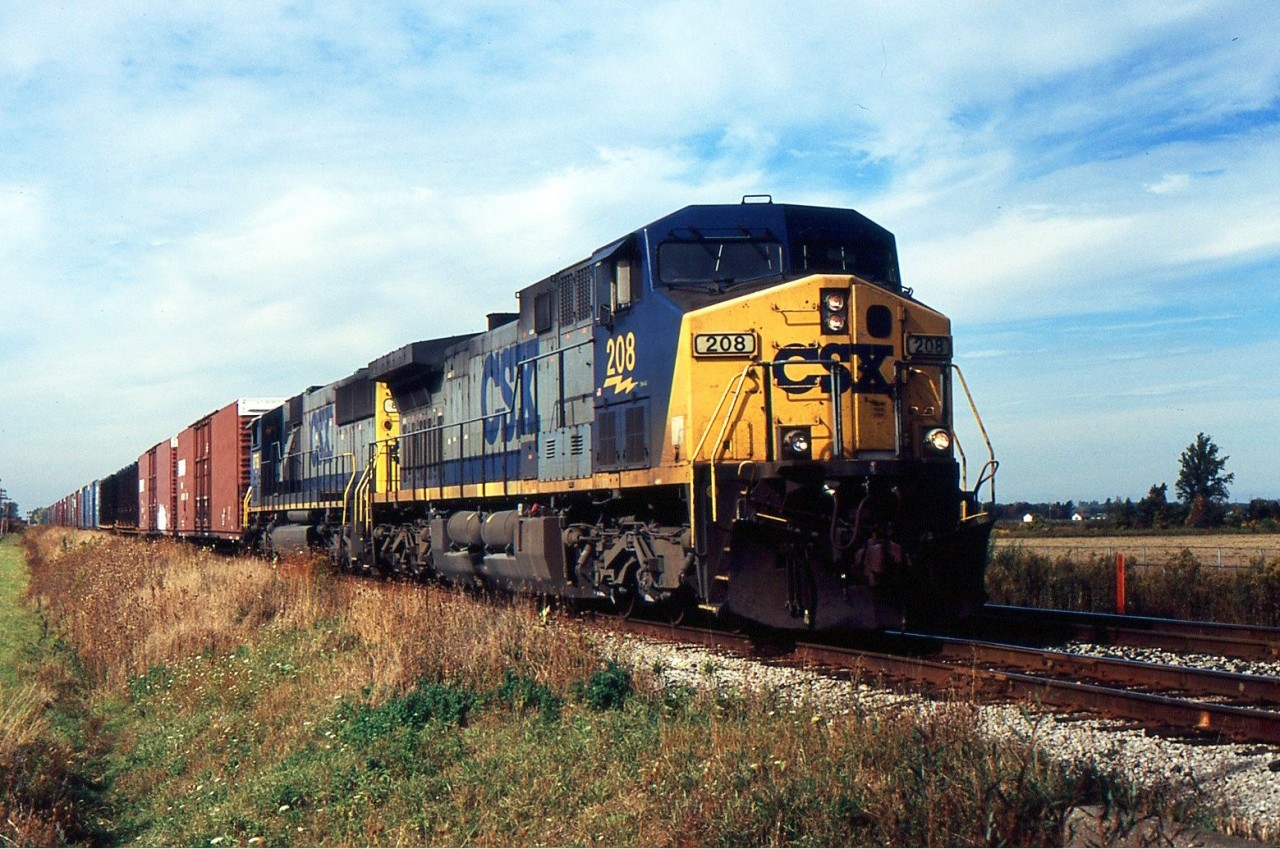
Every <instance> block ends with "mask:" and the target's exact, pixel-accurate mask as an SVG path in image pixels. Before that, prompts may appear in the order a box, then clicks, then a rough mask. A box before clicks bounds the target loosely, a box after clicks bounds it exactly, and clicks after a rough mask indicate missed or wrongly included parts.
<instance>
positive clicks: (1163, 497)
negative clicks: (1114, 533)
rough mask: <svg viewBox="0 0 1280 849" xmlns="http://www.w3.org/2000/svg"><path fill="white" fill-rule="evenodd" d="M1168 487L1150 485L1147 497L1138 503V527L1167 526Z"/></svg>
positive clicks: (1164, 485) (1165, 485) (1166, 485)
mask: <svg viewBox="0 0 1280 849" xmlns="http://www.w3.org/2000/svg"><path fill="white" fill-rule="evenodd" d="M1168 493H1169V485H1168V484H1164V483H1162V484H1152V485H1151V489H1149V490H1147V497H1146V498H1144V499H1142V500H1141V501H1139V502H1138V527H1140V528H1165V527H1168V526H1169V498H1168Z"/></svg>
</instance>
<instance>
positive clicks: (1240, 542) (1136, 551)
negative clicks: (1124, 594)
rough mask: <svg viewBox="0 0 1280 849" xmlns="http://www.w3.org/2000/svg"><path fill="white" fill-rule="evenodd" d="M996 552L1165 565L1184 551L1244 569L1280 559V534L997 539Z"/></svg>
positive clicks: (1205, 561)
mask: <svg viewBox="0 0 1280 849" xmlns="http://www.w3.org/2000/svg"><path fill="white" fill-rule="evenodd" d="M992 541H993V544H994V546H995V549H996V551H1000V550H1001V549H1006V548H1021V549H1022V550H1023V551H1027V552H1033V553H1036V554H1043V555H1045V556H1047V557H1052V558H1058V557H1069V558H1071V559H1073V560H1088V559H1092V558H1093V557H1096V556H1103V557H1107V558H1108V559H1110V558H1114V557H1115V556H1116V555H1117V554H1123V555H1124V556H1125V559H1126V560H1127V561H1129V562H1131V563H1133V564H1135V565H1139V564H1153V563H1163V562H1165V561H1167V560H1168V559H1169V558H1171V557H1177V556H1178V555H1179V554H1180V553H1181V552H1182V551H1183V550H1184V549H1185V550H1187V551H1190V552H1191V554H1192V555H1193V556H1194V557H1195V558H1196V559H1197V560H1199V561H1200V562H1201V563H1202V564H1203V565H1205V566H1230V567H1242V566H1248V565H1249V564H1250V563H1252V562H1254V561H1256V560H1257V559H1258V558H1262V559H1263V560H1266V561H1268V562H1269V561H1271V560H1275V559H1278V558H1280V534H1176V533H1170V534H1130V535H1122V534H1112V535H1107V536H1084V535H1081V536H1060V537H1049V536H994V537H992Z"/></svg>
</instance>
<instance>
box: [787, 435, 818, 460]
mask: <svg viewBox="0 0 1280 849" xmlns="http://www.w3.org/2000/svg"><path fill="white" fill-rule="evenodd" d="M812 448H813V444H812V441H811V440H810V438H809V429H808V428H807V427H795V428H791V429H790V430H787V431H785V432H784V433H783V434H782V450H783V452H784V454H785V455H786V456H787V457H789V458H791V459H793V460H804V459H808V458H809V455H810V451H811V450H812Z"/></svg>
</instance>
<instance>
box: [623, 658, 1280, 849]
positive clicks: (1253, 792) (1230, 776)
mask: <svg viewBox="0 0 1280 849" xmlns="http://www.w3.org/2000/svg"><path fill="white" fill-rule="evenodd" d="M601 639H603V640H604V641H605V643H606V645H605V646H604V648H605V649H606V650H607V651H608V653H609V654H610V655H611V656H613V657H615V658H616V659H617V660H618V662H619V663H623V664H626V665H628V666H630V667H631V668H632V669H635V670H644V671H646V672H647V673H649V674H652V675H653V676H654V677H655V678H656V681H657V683H658V685H659V686H661V687H663V688H676V687H693V688H716V689H721V690H751V691H757V692H767V691H773V692H776V693H780V694H785V695H788V696H789V697H790V698H791V699H792V700H793V701H794V703H795V704H797V705H803V706H805V707H806V708H807V709H812V710H814V711H815V712H825V713H827V714H828V715H835V714H839V713H847V712H849V711H852V710H855V709H857V710H872V709H874V710H878V711H885V710H914V711H919V712H921V713H924V712H926V711H928V710H929V708H930V707H931V706H935V705H936V704H937V703H936V702H935V701H933V700H931V699H929V698H928V697H924V696H917V695H912V694H905V693H897V692H893V691H889V690H884V689H881V688H877V687H873V686H870V685H868V684H864V683H860V682H852V681H846V680H841V679H836V678H830V677H827V676H824V675H821V674H819V673H816V672H810V671H806V670H802V669H795V668H791V667H785V666H775V665H771V664H767V663H762V662H759V661H754V660H748V659H743V658H740V657H737V656H734V655H731V654H727V653H721V652H716V651H711V650H708V649H705V648H702V647H698V646H690V645H677V644H671V643H662V642H657V641H653V640H648V639H644V638H640V637H631V636H617V635H605V636H602V637H601ZM1089 648H1097V647H1089ZM1079 650H1082V651H1083V650H1084V649H1083V648H1079ZM1089 653H1092V652H1089ZM1266 666H1270V665H1266ZM1215 668H1222V667H1221V666H1219V667H1215ZM1267 674H1275V673H1274V672H1269V673H1267ZM977 711H978V716H979V730H980V731H981V732H982V733H985V734H989V735H992V736H995V737H999V738H1004V739H1011V740H1014V741H1017V742H1019V743H1026V744H1031V745H1035V746H1038V747H1039V748H1040V749H1041V750H1042V751H1045V752H1047V753H1049V754H1051V755H1052V756H1054V757H1057V758H1058V759H1059V760H1061V761H1062V762H1064V763H1066V764H1068V765H1079V766H1082V767H1093V768H1095V769H1097V770H1099V771H1102V772H1115V773H1118V774H1120V775H1124V776H1126V777H1127V778H1129V779H1130V780H1131V781H1133V782H1134V783H1135V784H1140V785H1144V786H1157V785H1165V786H1169V787H1173V788H1180V789H1182V790H1185V792H1187V793H1189V794H1195V795H1196V796H1198V797H1199V798H1200V799H1202V800H1204V801H1206V802H1208V803H1209V804H1210V805H1213V806H1216V807H1217V808H1218V809H1219V810H1221V811H1222V812H1223V816H1222V818H1221V819H1222V821H1223V824H1224V826H1225V827H1226V828H1227V830H1228V832H1230V833H1231V834H1235V835H1239V836H1240V837H1245V838H1252V839H1254V840H1262V841H1267V842H1276V841H1280V748H1277V747H1275V746H1266V745H1256V744H1206V743H1204V742H1203V741H1194V740H1186V739H1176V738H1170V737H1163V736H1157V735H1155V734H1151V733H1149V732H1147V731H1146V730H1144V729H1141V728H1135V727H1134V725H1133V723H1129V722H1121V721H1112V720H1106V719H1082V718H1079V717H1078V716H1071V715H1066V714H1055V713H1050V712H1041V711H1028V710H1026V709H1025V707H1023V706H1020V705H981V706H978V707H977Z"/></svg>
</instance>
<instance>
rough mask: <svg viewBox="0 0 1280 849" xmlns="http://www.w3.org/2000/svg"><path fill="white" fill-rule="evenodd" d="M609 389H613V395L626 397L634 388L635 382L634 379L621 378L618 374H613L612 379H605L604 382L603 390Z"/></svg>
mask: <svg viewBox="0 0 1280 849" xmlns="http://www.w3.org/2000/svg"><path fill="white" fill-rule="evenodd" d="M610 387H613V394H614V395H626V394H627V393H629V392H631V391H632V390H633V389H635V388H636V382H635V379H634V378H631V377H623V376H622V375H620V374H615V375H614V376H613V377H610V378H607V379H606V380H605V382H604V388H605V389H608V388H610Z"/></svg>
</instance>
